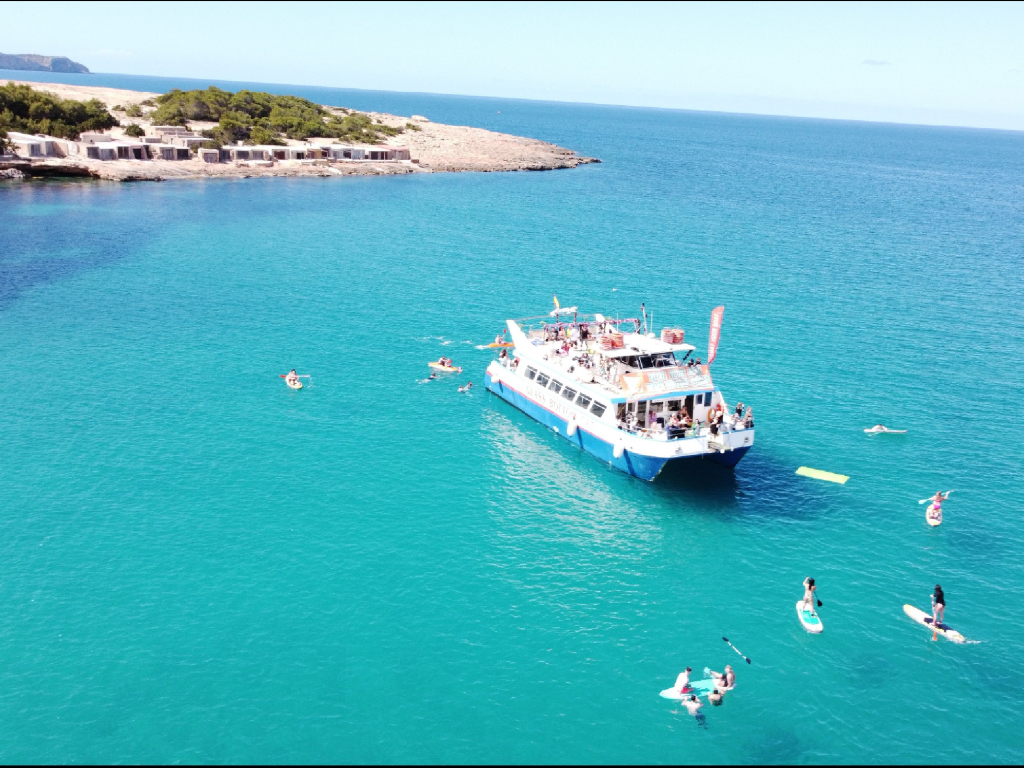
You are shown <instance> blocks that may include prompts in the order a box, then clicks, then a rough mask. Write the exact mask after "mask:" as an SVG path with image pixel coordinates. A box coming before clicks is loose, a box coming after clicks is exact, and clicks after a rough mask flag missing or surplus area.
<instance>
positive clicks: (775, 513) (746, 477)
mask: <svg viewBox="0 0 1024 768" xmlns="http://www.w3.org/2000/svg"><path fill="white" fill-rule="evenodd" d="M651 488H652V491H653V492H654V493H655V494H656V495H657V496H659V497H660V498H661V499H662V500H663V501H664V502H665V503H666V504H667V505H669V506H680V505H682V506H685V507H686V508H687V509H688V510H690V511H694V512H699V513H704V514H710V515H715V516H716V517H721V516H722V515H727V516H731V517H735V518H785V519H789V520H807V519H811V518H814V517H818V516H820V515H822V514H825V513H827V512H828V511H829V509H830V508H832V507H833V502H832V495H833V493H834V492H835V491H836V490H837V489H834V488H831V487H828V486H826V484H812V483H808V482H806V478H801V477H800V476H799V475H797V474H795V467H791V466H789V465H787V464H783V463H782V462H780V461H778V460H777V459H775V458H774V457H772V456H771V455H768V454H766V453H764V452H760V453H758V452H755V451H751V452H750V453H748V454H747V455H746V456H745V457H744V459H743V461H742V462H740V464H738V465H737V466H736V468H735V469H729V468H727V467H723V466H721V465H720V464H716V463H714V462H712V461H706V460H693V461H680V462H670V463H669V464H668V465H667V466H666V467H665V469H664V470H662V472H661V474H659V475H658V477H657V478H655V480H654V482H653V483H651ZM830 492H831V493H830Z"/></svg>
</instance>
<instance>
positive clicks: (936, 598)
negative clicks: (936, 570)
mask: <svg viewBox="0 0 1024 768" xmlns="http://www.w3.org/2000/svg"><path fill="white" fill-rule="evenodd" d="M945 614H946V596H945V595H944V594H943V592H942V587H940V586H939V585H938V584H936V585H935V593H934V594H933V595H932V626H933V627H941V626H942V619H943V616H945Z"/></svg>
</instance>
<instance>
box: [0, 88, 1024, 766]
mask: <svg viewBox="0 0 1024 768" xmlns="http://www.w3.org/2000/svg"><path fill="white" fill-rule="evenodd" d="M0 77H17V78H20V79H26V78H27V79H35V80H39V79H42V78H43V77H44V75H43V74H42V73H10V72H4V73H0ZM50 77H51V78H53V79H59V80H61V81H64V82H79V83H89V84H96V85H108V86H115V87H126V88H135V89H140V90H156V91H162V90H166V89H168V88H170V87H174V86H178V87H184V88H188V87H195V86H197V85H198V86H205V85H207V84H208V82H207V81H202V82H199V81H187V80H173V79H164V78H145V77H129V76H122V75H92V76H74V75H63V76H50ZM211 82H212V81H211ZM219 84H220V85H222V86H223V87H228V88H233V89H238V88H240V87H243V85H242V84H231V83H219ZM246 85H248V86H249V87H259V88H263V89H267V90H275V91H278V92H284V93H294V94H297V95H301V96H306V97H309V98H311V99H314V100H316V101H319V102H323V103H329V104H337V105H342V106H349V107H353V108H358V109H373V110H379V111H387V112H392V113H397V114H404V115H408V114H413V113H417V114H423V115H426V116H428V117H430V118H431V119H433V120H435V121H439V122H446V123H456V124H466V125H473V126H478V127H483V128H489V129H494V130H500V131H505V132H509V133H514V134H519V135H526V136H531V137H536V138H540V139H545V140H548V141H553V142H556V143H558V144H561V145H563V146H566V147H570V148H572V149H574V150H576V151H578V152H580V153H581V154H586V155H591V156H595V157H599V158H601V159H602V160H603V163H602V164H600V165H590V166H583V167H580V168H578V169H575V170H566V171H555V172H549V173H508V174H500V173H491V174H470V173H465V174H433V175H428V174H422V175H412V176H404V177H394V178H389V177H380V178H369V177H367V178H327V179H320V178H315V179H245V180H209V181H173V182H165V183H136V184H117V183H104V182H95V181H68V182H58V181H4V182H0V364H2V366H3V370H4V385H3V387H2V388H0V438H2V439H0V649H2V663H0V723H2V724H3V725H2V728H0V761H2V762H47V763H58V762H69V763H84V762H153V761H157V762H224V763H234V762H325V761H331V762H339V761H340V762H375V763H392V762H424V763H441V762H460V763H464V762H485V763H493V762H502V763H504V762H517V763H521V762H586V763H609V762H627V763H680V762H683V763H686V762H700V763H722V762H730V763H731V762H744V763H750V762H756V763H768V762H796V763H853V762H871V763H892V762H899V763H903V762H906V763H920V764H925V763H927V764H936V763H951V762H972V763H976V762H999V763H1019V762H1021V761H1024V733H1022V732H1021V729H1020V727H1019V723H1020V721H1021V717H1022V715H1024V668H1022V665H1021V660H1022V658H1024V635H1022V633H1021V631H1020V629H1019V627H1018V622H1017V621H1016V618H1017V617H1018V616H1019V614H1020V612H1021V608H1022V606H1024V562H1022V556H1021V555H1022V546H1024V529H1022V512H1024V510H1022V506H1024V505H1022V504H1021V501H1020V498H1021V484H1022V480H1024V469H1022V467H1024V462H1022V459H1024V455H1022V454H1024V451H1022V449H1021V440H1020V428H1019V423H1020V419H1021V409H1022V405H1024V403H1022V400H1024V398H1022V393H1024V309H1022V306H1024V305H1022V296H1024V278H1022V274H1024V273H1022V269H1021V267H1022V256H1024V254H1022V250H1024V134H1020V133H1009V132H995V131H981V130H968V129H953V128H926V127H914V126H905V125H884V124H867V123H852V122H829V121H816V120H804V119H786V118H766V117H754V116H740V115H724V114H711V113H696V112H683V111H667V110H653V109H631V108H630V109H627V108H613V107H598V106H585V105H572V104H555V103H539V102H528V101H514V100H498V99H480V98H462V97H453V96H436V95H428V94H405V93H383V92H370V91H355V90H332V89H326V88H310V87H301V86H268V85H263V84H246ZM556 294H557V296H558V298H559V300H560V301H561V303H562V305H563V306H565V305H570V304H578V305H579V306H580V307H581V309H586V310H587V311H597V312H604V313H608V314H611V313H618V314H622V315H633V314H636V313H638V312H639V306H640V302H641V301H644V302H646V305H647V307H648V308H649V309H651V310H653V312H654V317H655V325H656V327H657V328H659V329H660V327H662V326H663V325H669V324H671V325H677V324H678V325H680V326H682V327H684V328H685V329H686V331H687V340H688V341H692V342H694V343H696V344H697V345H698V347H700V346H702V345H703V344H704V343H705V339H706V338H707V331H708V319H709V314H710V312H711V309H712V308H713V307H715V306H717V305H719V304H724V305H725V307H726V310H725V322H724V326H723V331H722V342H721V347H720V349H719V353H718V360H717V361H716V362H715V364H714V367H713V374H714V377H715V381H716V384H717V385H718V386H720V387H721V388H722V389H723V391H724V393H725V396H726V398H727V400H729V402H735V401H736V400H737V399H741V400H743V401H744V402H746V403H747V404H750V405H752V406H753V408H754V410H755V412H756V414H757V419H758V420H757V428H758V431H757V443H756V445H755V447H754V449H753V450H752V451H751V452H750V453H749V454H748V455H747V457H746V458H745V459H744V460H743V461H742V462H741V463H740V465H739V466H738V467H737V468H736V470H735V471H734V472H733V471H727V470H723V469H721V468H719V467H716V466H713V465H709V464H707V463H702V462H697V463H696V464H694V465H693V466H692V467H691V468H689V469H688V470H685V471H683V472H679V473H675V474H673V475H672V476H670V477H661V478H658V479H657V480H656V481H655V482H653V483H646V482H643V481H640V480H636V479H634V478H631V477H628V476H625V475H623V474H620V473H618V472H617V471H615V470H612V469H609V468H608V467H607V466H606V465H604V464H602V463H601V462H599V461H598V460H596V459H594V458H593V457H591V456H590V455H588V454H585V453H582V452H580V451H578V450H577V449H575V448H573V447H572V446H570V445H569V444H568V443H567V442H566V441H564V440H562V439H561V438H559V437H558V436H556V435H554V434H553V433H551V432H550V431H548V430H545V429H544V428H542V427H541V426H540V425H539V424H537V423H535V422H533V421H532V420H530V419H529V418H528V417H526V416H525V415H523V414H521V413H520V412H518V411H516V410H515V409H513V408H512V407H510V406H508V405H507V404H505V403H504V402H503V401H501V400H499V399H497V398H496V397H493V396H491V395H489V394H488V393H486V392H485V391H484V390H483V388H482V386H480V385H482V383H483V373H484V369H485V367H486V366H487V363H488V361H489V360H490V357H491V356H490V354H489V353H488V351H486V350H478V349H476V348H475V345H477V344H482V343H486V342H488V341H490V340H491V339H493V337H494V335H495V334H496V333H498V332H500V331H501V329H502V326H503V322H504V320H505V319H506V318H509V317H522V316H526V315H536V314H541V313H544V312H547V311H548V310H549V309H550V308H551V306H552V304H551V302H552V296H553V295H556ZM441 354H446V355H448V356H451V357H452V358H454V360H455V362H456V363H457V364H460V365H462V366H464V367H465V373H464V374H463V375H462V376H460V377H456V378H446V379H443V380H440V381H434V382H429V383H421V382H422V380H423V379H424V378H425V377H426V375H427V374H428V373H429V371H428V369H427V367H426V363H427V361H429V360H434V359H437V357H438V356H439V355H441ZM293 367H295V368H298V369H299V372H300V373H305V374H309V375H310V376H311V379H310V380H309V382H310V383H309V385H308V386H307V387H306V388H305V389H303V390H302V391H300V392H293V391H291V390H288V389H287V388H286V387H285V386H284V385H283V383H282V382H281V379H280V378H279V377H278V376H279V374H282V373H285V372H287V371H288V370H289V369H290V368H293ZM467 380H472V381H473V382H474V383H475V384H477V385H478V388H477V389H474V390H473V392H472V393H471V394H469V395H461V394H458V393H457V392H456V387H457V385H458V384H459V383H464V382H465V381H467ZM878 422H883V423H885V424H887V425H888V426H890V427H894V428H903V429H907V430H909V432H908V433H907V434H906V435H882V436H869V435H865V434H864V432H863V429H864V428H865V427H869V426H871V425H873V424H876V423H878ZM803 464H806V465H809V466H811V467H815V468H819V469H824V470H828V471H832V472H838V473H842V474H846V475H849V476H850V480H849V482H848V483H847V484H846V485H835V484H831V483H824V482H821V481H818V480H813V479H810V478H805V477H801V476H797V475H795V474H794V472H795V470H796V468H797V467H799V466H800V465H803ZM950 488H955V489H956V492H955V493H954V494H953V495H952V497H951V498H950V500H949V501H948V502H947V503H946V505H945V522H944V523H943V525H942V526H941V527H940V528H937V529H931V528H929V527H928V526H926V525H925V521H924V507H923V506H920V505H918V503H917V502H918V499H921V498H924V497H925V496H928V495H931V494H932V493H934V492H935V491H937V490H939V489H942V490H948V489H950ZM805 576H814V577H815V578H816V579H817V583H818V585H819V596H820V598H821V600H822V602H823V604H824V605H823V607H822V608H821V609H820V615H821V617H822V619H823V621H824V624H825V631H824V633H823V634H822V635H820V636H812V635H808V634H807V633H805V632H804V630H803V629H802V628H801V626H800V624H799V623H798V621H797V617H796V615H795V610H794V606H795V602H796V601H797V600H798V599H799V598H800V596H801V594H802V588H801V582H802V580H803V579H804V577H805ZM936 583H941V584H942V586H943V588H944V589H945V592H946V596H947V603H948V608H947V611H946V621H947V622H948V623H949V624H951V625H953V626H954V627H955V628H957V629H958V630H960V631H961V632H962V633H963V634H964V635H966V636H967V637H968V638H969V639H970V640H971V642H970V643H968V644H966V645H954V644H952V643H949V642H946V641H944V640H942V639H941V638H940V639H939V641H938V642H932V641H931V634H930V633H929V632H928V631H927V630H926V629H925V628H923V627H921V626H919V625H917V624H914V623H913V622H911V621H910V620H909V619H908V618H907V617H906V616H905V615H904V614H903V611H902V606H903V604H904V603H913V604H914V605H917V606H918V607H921V608H925V609H928V608H929V595H930V594H931V591H932V588H933V587H934V585H935V584H936ZM723 636H726V637H728V638H729V640H731V641H732V643H733V644H734V645H736V646H737V647H738V648H739V649H740V651H742V653H743V654H745V655H747V656H749V657H750V658H751V660H752V663H751V664H749V665H748V664H746V663H744V662H743V660H742V659H741V658H740V657H739V656H738V655H737V654H736V653H735V652H734V651H733V650H732V649H731V648H730V647H729V646H728V645H726V644H725V643H724V642H723V640H722V637H723ZM729 663H731V664H733V666H734V667H735V669H736V672H737V686H736V689H735V690H734V691H732V692H731V693H729V694H728V695H727V697H726V700H725V703H724V705H723V706H721V707H715V708H712V707H706V708H705V711H706V717H707V728H706V729H703V728H699V727H698V724H697V722H696V721H695V720H694V718H692V717H690V716H688V715H687V714H686V712H685V710H682V711H680V708H679V707H678V706H676V705H675V704H674V703H673V702H670V701H666V700H665V699H662V698H660V697H659V696H658V692H659V691H660V690H661V689H663V688H667V687H669V686H670V685H672V684H673V682H674V681H675V677H676V675H677V674H678V673H679V672H680V671H681V670H682V669H683V668H684V667H686V666H688V665H689V666H691V667H693V668H694V670H695V675H696V676H697V677H700V676H701V670H703V668H704V667H705V666H709V667H711V668H712V669H719V670H720V669H722V667H723V665H725V664H729Z"/></svg>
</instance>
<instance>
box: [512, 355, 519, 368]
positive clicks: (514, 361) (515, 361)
mask: <svg viewBox="0 0 1024 768" xmlns="http://www.w3.org/2000/svg"><path fill="white" fill-rule="evenodd" d="M518 367H519V358H518V357H515V358H513V359H512V370H513V371H514V370H515V369H516V368H518Z"/></svg>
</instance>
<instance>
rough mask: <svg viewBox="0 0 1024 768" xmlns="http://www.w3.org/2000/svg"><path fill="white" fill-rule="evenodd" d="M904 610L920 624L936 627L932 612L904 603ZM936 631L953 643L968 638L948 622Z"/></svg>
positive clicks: (961, 641) (930, 627)
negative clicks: (933, 624)
mask: <svg viewBox="0 0 1024 768" xmlns="http://www.w3.org/2000/svg"><path fill="white" fill-rule="evenodd" d="M903 612H904V613H905V614H907V616H909V617H910V618H912V619H913V620H914V621H916V622H917V623H918V624H921V625H923V626H925V627H927V628H928V629H934V628H933V627H932V615H931V614H930V613H925V612H924V611H922V610H920V609H919V608H915V607H914V606H912V605H904V606H903ZM934 631H935V633H936V634H939V635H942V636H943V637H944V638H946V639H947V640H949V641H950V642H953V643H964V642H967V638H966V637H964V636H963V635H961V634H960V633H959V632H957V631H956V630H955V629H952V628H951V627H950V626H949V625H948V624H940V625H939V627H938V629H935V630H934Z"/></svg>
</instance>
